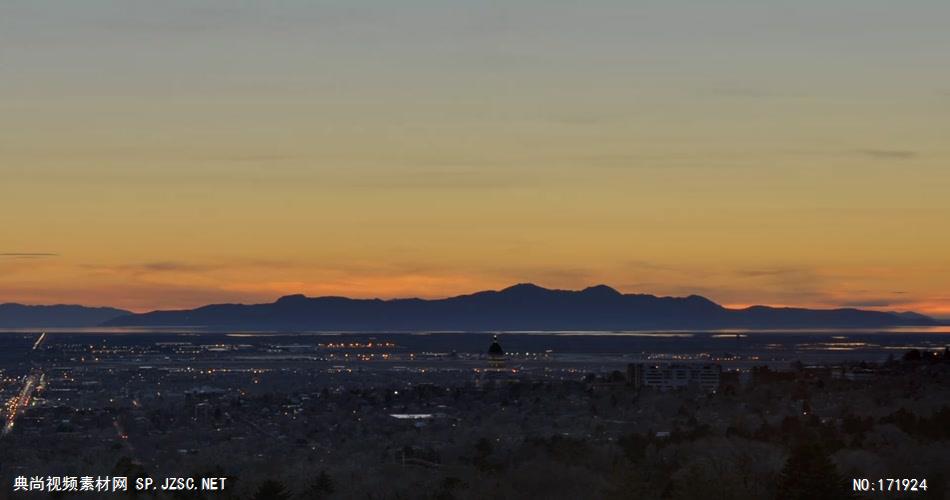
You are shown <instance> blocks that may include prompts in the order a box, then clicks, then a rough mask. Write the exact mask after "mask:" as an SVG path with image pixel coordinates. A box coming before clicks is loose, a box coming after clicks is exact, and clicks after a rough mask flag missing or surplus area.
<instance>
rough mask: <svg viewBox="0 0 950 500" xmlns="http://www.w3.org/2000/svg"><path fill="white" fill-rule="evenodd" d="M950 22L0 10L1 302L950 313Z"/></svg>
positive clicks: (927, 5)
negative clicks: (522, 295) (460, 298)
mask: <svg viewBox="0 0 950 500" xmlns="http://www.w3.org/2000/svg"><path fill="white" fill-rule="evenodd" d="M947 19H950V2H947V1H946V0H933V1H923V0H908V1H905V2H894V1H874V0H849V1H815V0H802V1H796V2H790V1H781V2H778V1H761V0H758V1H721V2H708V1H690V2H686V1H677V0H673V1H650V2H645V1H631V0H625V1H601V0H592V1H586V2H558V1H551V0H546V1H523V2H516V1H506V2H502V1H476V0H466V1H440V2H436V1H403V2H389V1H386V2H383V1H353V0H349V1H334V2H319V1H303V0H297V1H274V2H259V1H226V2H225V1H214V2H198V1H192V0H188V1H184V0H163V1H160V2H156V1H151V0H149V1H136V0H84V1H82V2H76V1H66V0H63V1H43V0H0V302H3V301H19V302H26V303H59V302H69V303H82V304H89V305H112V306H119V307H126V308H131V309H134V310H148V309H153V308H172V307H190V306H195V305H199V304H204V303H208V302H222V301H270V300H272V299H274V298H276V297H277V296H279V295H282V294H288V293H306V294H309V295H323V294H344V295H349V296H359V297H371V296H381V297H394V296H408V295H418V296H426V297H434V296H445V295H451V294H456V293H463V292H471V291H475V290H479V289H485V288H498V287H503V286H506V285H509V284H512V283H515V282H523V281H532V282H537V283H539V284H541V285H545V286H550V287H562V288H576V287H583V286H586V285H589V284H594V283H607V284H609V285H612V286H614V287H616V288H618V289H620V290H622V291H625V292H645V293H656V294H670V295H683V294H689V293H699V294H703V295H706V296H708V297H710V298H712V299H713V300H716V301H718V302H721V303H724V304H727V305H744V304H752V303H766V304H776V305H802V306H812V307H837V306H860V307H869V308H877V309H883V310H906V309H915V310H919V311H922V312H927V313H931V314H935V315H942V316H950V231H948V227H950V30H948V29H947Z"/></svg>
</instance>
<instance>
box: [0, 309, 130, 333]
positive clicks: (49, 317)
mask: <svg viewBox="0 0 950 500" xmlns="http://www.w3.org/2000/svg"><path fill="white" fill-rule="evenodd" d="M129 314H132V313H131V312H129V311H125V310H122V309H114V308H111V307H83V306H73V305H55V306H28V305H23V304H0V328H43V327H85V326H99V325H101V324H102V323H104V322H106V321H109V320H111V319H115V318H117V317H119V316H127V315H129Z"/></svg>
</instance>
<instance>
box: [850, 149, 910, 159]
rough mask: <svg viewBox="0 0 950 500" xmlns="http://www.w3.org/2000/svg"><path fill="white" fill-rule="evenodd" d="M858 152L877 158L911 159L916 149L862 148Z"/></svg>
mask: <svg viewBox="0 0 950 500" xmlns="http://www.w3.org/2000/svg"><path fill="white" fill-rule="evenodd" d="M858 152H859V153H861V154H863V155H864V156H869V157H871V158H876V159H878V160H911V159H914V158H916V157H917V152H916V151H908V150H903V149H862V150H860V151H858Z"/></svg>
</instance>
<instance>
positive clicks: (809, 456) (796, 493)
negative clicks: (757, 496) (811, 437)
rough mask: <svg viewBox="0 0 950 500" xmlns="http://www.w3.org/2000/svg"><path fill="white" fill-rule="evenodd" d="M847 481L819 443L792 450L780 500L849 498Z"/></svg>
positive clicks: (784, 475) (780, 489)
mask: <svg viewBox="0 0 950 500" xmlns="http://www.w3.org/2000/svg"><path fill="white" fill-rule="evenodd" d="M850 497H851V492H850V490H849V489H848V488H847V484H845V480H844V479H843V478H842V477H841V476H840V475H839V474H838V470H837V469H836V468H835V464H834V463H833V462H832V461H831V457H829V456H828V452H827V451H825V449H824V448H823V447H822V446H821V445H819V444H816V443H812V442H805V443H801V444H798V445H796V446H795V447H794V448H792V450H791V453H790V454H789V457H788V461H786V462H785V467H784V468H783V469H782V474H781V476H780V477H779V482H778V495H777V497H776V498H778V500H837V499H842V498H850Z"/></svg>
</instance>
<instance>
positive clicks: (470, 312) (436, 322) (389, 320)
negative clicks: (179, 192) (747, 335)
mask: <svg viewBox="0 0 950 500" xmlns="http://www.w3.org/2000/svg"><path fill="white" fill-rule="evenodd" d="M105 324H106V325H109V326H205V327H220V328H261V329H313V330H344V331H354V330H370V331H376V330H645V329H713V328H819V327H821V328H852V327H854V328H857V327H865V328H868V327H871V328H873V327H890V326H915V325H917V326H922V325H933V324H936V322H935V321H934V320H933V319H931V318H928V317H926V316H919V315H918V316H914V315H906V314H904V315H901V314H893V313H886V312H877V311H863V310H858V309H834V310H810V309H795V308H772V307H764V306H755V307H750V308H747V309H727V308H725V307H722V306H720V305H719V304H716V303H715V302H712V301H711V300H709V299H706V298H704V297H700V296H698V295H690V296H688V297H657V296H654V295H641V294H622V293H620V292H618V291H617V290H614V289H613V288H610V287H608V286H605V285H599V286H594V287H590V288H586V289H584V290H580V291H570V290H549V289H546V288H542V287H539V286H537V285H532V284H520V285H515V286H512V287H509V288H506V289H504V290H501V291H485V292H478V293H474V294H471V295H461V296H457V297H451V298H446V299H435V300H424V299H393V300H380V299H349V298H345V297H319V298H308V297H305V296H303V295H290V296H286V297H282V298H280V299H279V300H277V301H276V302H274V303H271V304H254V305H243V304H218V305H209V306H204V307H200V308H197V309H192V310H184V311H155V312H150V313H145V314H134V315H128V316H122V317H119V318H115V319H111V320H109V321H107V322H106V323H105Z"/></svg>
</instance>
